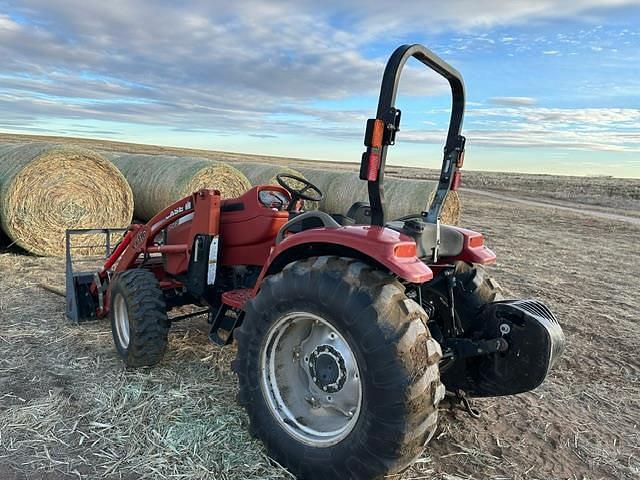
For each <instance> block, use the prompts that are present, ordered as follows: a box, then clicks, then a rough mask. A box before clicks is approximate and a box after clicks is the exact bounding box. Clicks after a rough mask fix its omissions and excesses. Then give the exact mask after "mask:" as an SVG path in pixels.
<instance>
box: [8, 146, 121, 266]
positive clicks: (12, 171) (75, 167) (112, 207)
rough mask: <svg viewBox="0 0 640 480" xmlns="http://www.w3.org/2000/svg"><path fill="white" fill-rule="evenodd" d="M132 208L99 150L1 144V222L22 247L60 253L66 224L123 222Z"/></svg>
mask: <svg viewBox="0 0 640 480" xmlns="http://www.w3.org/2000/svg"><path fill="white" fill-rule="evenodd" d="M132 214H133V197H132V193H131V189H130V188H129V186H128V185H127V182H126V181H125V179H124V178H123V177H122V175H121V174H120V172H119V171H118V170H117V169H116V168H114V167H113V165H111V164H110V163H109V162H108V161H107V160H105V159H104V158H103V157H102V156H100V155H98V154H96V153H94V152H92V151H90V150H86V149H81V148H76V147H67V146H61V145H54V144H42V143H32V144H27V145H21V146H13V145H5V146H2V147H0V223H1V225H2V229H3V231H4V232H5V234H6V235H7V236H8V237H9V238H10V239H11V241H12V242H15V244H17V245H18V246H20V247H22V248H24V249H25V250H27V251H29V252H32V253H35V254H38V255H62V254H64V240H65V231H66V229H68V228H93V227H103V226H104V227H124V226H127V225H128V224H129V223H130V222H131V216H132ZM93 240H95V239H93ZM87 241H88V242H89V243H91V242H92V239H90V238H89V239H87Z"/></svg>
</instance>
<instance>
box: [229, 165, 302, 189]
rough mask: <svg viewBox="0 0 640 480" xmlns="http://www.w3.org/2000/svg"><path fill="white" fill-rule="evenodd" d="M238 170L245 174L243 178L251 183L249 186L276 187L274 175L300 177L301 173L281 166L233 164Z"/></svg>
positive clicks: (276, 182)
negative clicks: (285, 174)
mask: <svg viewBox="0 0 640 480" xmlns="http://www.w3.org/2000/svg"><path fill="white" fill-rule="evenodd" d="M233 166H234V167H236V168H237V169H238V170H240V171H241V172H242V173H244V174H245V176H246V177H247V178H248V179H249V181H250V182H251V185H253V186H256V185H278V181H277V180H276V175H278V174H279V173H287V174H289V175H296V176H298V177H302V176H303V175H302V173H300V172H299V171H298V170H294V169H293V168H289V167H284V166H281V165H271V164H267V163H251V162H240V163H235V162H234V164H233Z"/></svg>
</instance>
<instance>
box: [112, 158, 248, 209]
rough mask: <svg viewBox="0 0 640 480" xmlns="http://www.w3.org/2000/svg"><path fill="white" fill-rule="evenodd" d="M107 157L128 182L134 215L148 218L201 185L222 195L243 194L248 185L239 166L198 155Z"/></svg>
mask: <svg viewBox="0 0 640 480" xmlns="http://www.w3.org/2000/svg"><path fill="white" fill-rule="evenodd" d="M107 157H108V158H109V159H110V160H111V161H112V162H113V164H114V165H115V166H116V167H118V169H119V170H120V171H121V172H122V174H123V175H124V177H125V178H126V179H127V181H128V182H129V185H131V190H132V191H133V198H134V204H135V212H134V213H135V217H136V218H138V219H140V220H149V219H150V218H152V217H153V216H154V215H156V214H157V213H158V212H160V211H161V210H163V209H165V208H166V207H168V206H169V205H171V204H172V203H173V202H175V201H176V200H180V199H181V198H183V197H186V196H187V195H189V194H191V193H193V192H195V191H198V190H200V189H203V188H215V189H217V190H219V191H220V194H221V196H222V198H234V197H238V196H240V195H242V194H243V193H244V192H246V191H247V190H248V189H249V188H251V184H250V183H249V180H248V179H247V177H245V176H244V174H243V173H242V172H240V171H239V170H238V169H236V168H234V167H232V166H230V165H227V164H225V163H220V162H216V161H213V160H208V159H204V158H198V157H176V156H169V155H138V154H111V155H107Z"/></svg>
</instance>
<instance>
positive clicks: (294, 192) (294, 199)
mask: <svg viewBox="0 0 640 480" xmlns="http://www.w3.org/2000/svg"><path fill="white" fill-rule="evenodd" d="M276 180H277V181H278V183H279V184H280V186H281V187H283V188H285V189H286V190H287V191H288V192H289V193H290V194H291V201H290V202H289V208H287V210H288V211H290V212H291V211H292V210H293V209H294V208H295V207H296V204H297V203H298V200H300V199H302V200H309V201H310V202H319V201H320V200H322V199H323V198H324V193H322V191H321V190H320V189H319V188H318V187H316V186H315V185H314V184H313V183H311V182H310V181H309V180H307V179H306V178H302V177H299V176H297V175H291V174H290V173H279V174H277V175H276ZM286 180H289V181H291V180H293V181H294V182H296V183H298V184H302V187H300V188H294V187H292V186H291V183H290V182H287V181H286ZM309 191H310V192H309ZM313 193H315V195H312V194H313Z"/></svg>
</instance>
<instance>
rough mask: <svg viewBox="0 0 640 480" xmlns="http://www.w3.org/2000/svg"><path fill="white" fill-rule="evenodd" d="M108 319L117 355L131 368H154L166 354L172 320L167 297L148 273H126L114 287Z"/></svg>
mask: <svg viewBox="0 0 640 480" xmlns="http://www.w3.org/2000/svg"><path fill="white" fill-rule="evenodd" d="M109 317H110V320H111V332H112V333H113V341H114V343H115V346H116V350H117V351H118V354H119V355H120V357H121V358H122V360H123V361H124V363H125V364H126V365H127V366H128V367H144V366H151V365H155V364H156V363H158V362H159V361H160V360H162V357H163V356H164V353H165V351H166V350H167V343H168V334H169V320H168V317H167V307H166V304H165V300H164V295H163V293H162V290H161V289H160V286H159V284H158V280H157V279H156V277H155V275H154V274H153V273H152V272H150V271H148V270H141V269H136V270H126V271H124V272H121V273H118V274H116V275H115V276H114V278H113V281H112V283H111V297H110V309H109Z"/></svg>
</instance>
